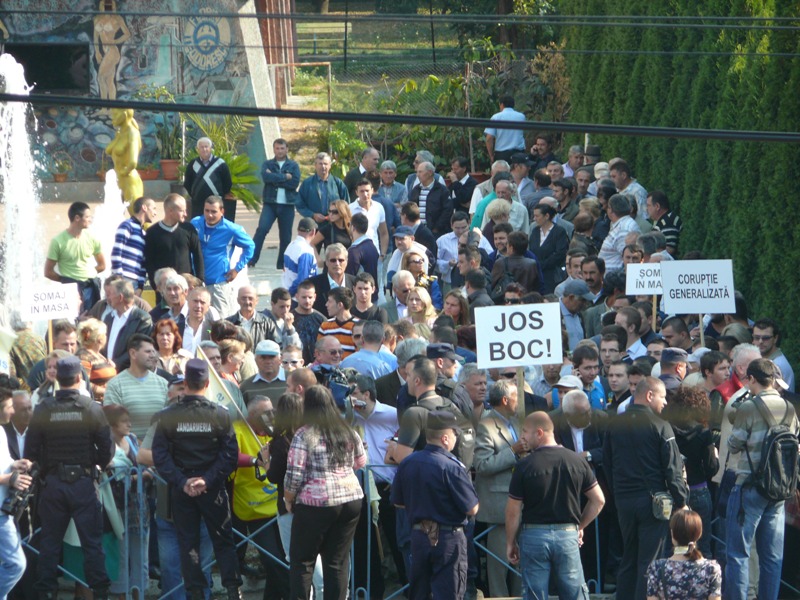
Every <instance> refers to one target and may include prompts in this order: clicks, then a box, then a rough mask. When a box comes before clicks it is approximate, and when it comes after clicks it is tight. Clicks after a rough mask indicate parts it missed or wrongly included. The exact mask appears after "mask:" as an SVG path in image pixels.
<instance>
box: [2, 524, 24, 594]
mask: <svg viewBox="0 0 800 600" xmlns="http://www.w3.org/2000/svg"><path fill="white" fill-rule="evenodd" d="M25 564H26V563H25V553H24V552H23V551H22V543H21V542H20V539H19V533H17V526H16V525H15V524H14V519H13V518H12V517H11V516H9V515H0V598H5V597H6V596H8V593H9V592H10V591H11V589H12V588H13V587H14V586H15V585H16V584H17V582H18V581H19V580H20V579H21V578H22V575H23V573H25Z"/></svg>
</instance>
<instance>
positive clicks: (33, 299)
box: [20, 283, 81, 321]
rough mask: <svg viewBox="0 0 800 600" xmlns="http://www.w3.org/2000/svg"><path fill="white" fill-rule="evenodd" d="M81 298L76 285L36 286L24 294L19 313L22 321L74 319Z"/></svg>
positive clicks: (52, 284)
mask: <svg viewBox="0 0 800 600" xmlns="http://www.w3.org/2000/svg"><path fill="white" fill-rule="evenodd" d="M80 303H81V297H80V294H79V293H78V284H77V283H62V284H58V283H50V284H45V285H41V286H36V287H34V288H32V289H30V290H29V291H28V293H26V294H24V295H23V297H22V306H21V307H20V313H21V315H22V319H23V320H24V321H50V320H52V319H74V318H75V317H77V316H78V309H79V308H80Z"/></svg>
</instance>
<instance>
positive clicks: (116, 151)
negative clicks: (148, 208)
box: [106, 108, 144, 210]
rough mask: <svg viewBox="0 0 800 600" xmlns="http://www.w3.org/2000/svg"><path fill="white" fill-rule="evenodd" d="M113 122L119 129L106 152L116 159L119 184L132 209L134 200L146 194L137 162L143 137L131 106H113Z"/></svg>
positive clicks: (115, 164) (115, 167) (115, 169)
mask: <svg viewBox="0 0 800 600" xmlns="http://www.w3.org/2000/svg"><path fill="white" fill-rule="evenodd" d="M111 122H112V123H113V124H114V127H115V128H116V129H117V135H115V136H114V139H113V140H111V143H110V144H109V145H108V146H106V154H108V155H109V156H110V157H111V160H112V161H114V171H115V172H116V173H117V184H118V185H119V189H120V190H122V199H123V200H124V201H125V202H127V203H128V205H129V206H128V210H130V209H131V208H132V205H133V202H134V200H136V199H137V198H141V197H142V196H143V195H144V186H143V185H142V178H141V177H139V173H138V172H137V171H136V162H137V161H138V160H139V151H140V150H141V149H142V137H141V136H140V135H139V124H138V123H137V122H136V120H135V119H134V118H133V109H131V108H112V109H111Z"/></svg>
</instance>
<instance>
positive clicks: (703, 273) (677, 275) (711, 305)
mask: <svg viewBox="0 0 800 600" xmlns="http://www.w3.org/2000/svg"><path fill="white" fill-rule="evenodd" d="M661 285H662V288H663V290H664V310H665V311H666V312H667V314H670V315H689V314H705V313H714V314H730V313H734V312H736V302H735V300H734V298H733V292H734V288H733V263H732V262H731V261H730V260H673V261H667V262H662V263H661Z"/></svg>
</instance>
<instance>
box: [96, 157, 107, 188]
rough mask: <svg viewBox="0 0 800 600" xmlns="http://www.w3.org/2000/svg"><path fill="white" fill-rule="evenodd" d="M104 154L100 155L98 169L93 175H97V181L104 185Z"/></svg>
mask: <svg viewBox="0 0 800 600" xmlns="http://www.w3.org/2000/svg"><path fill="white" fill-rule="evenodd" d="M106 171H107V169H106V153H105V152H101V153H100V169H99V170H98V171H97V173H95V175H97V179H98V180H100V182H101V183H105V181H106Z"/></svg>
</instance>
